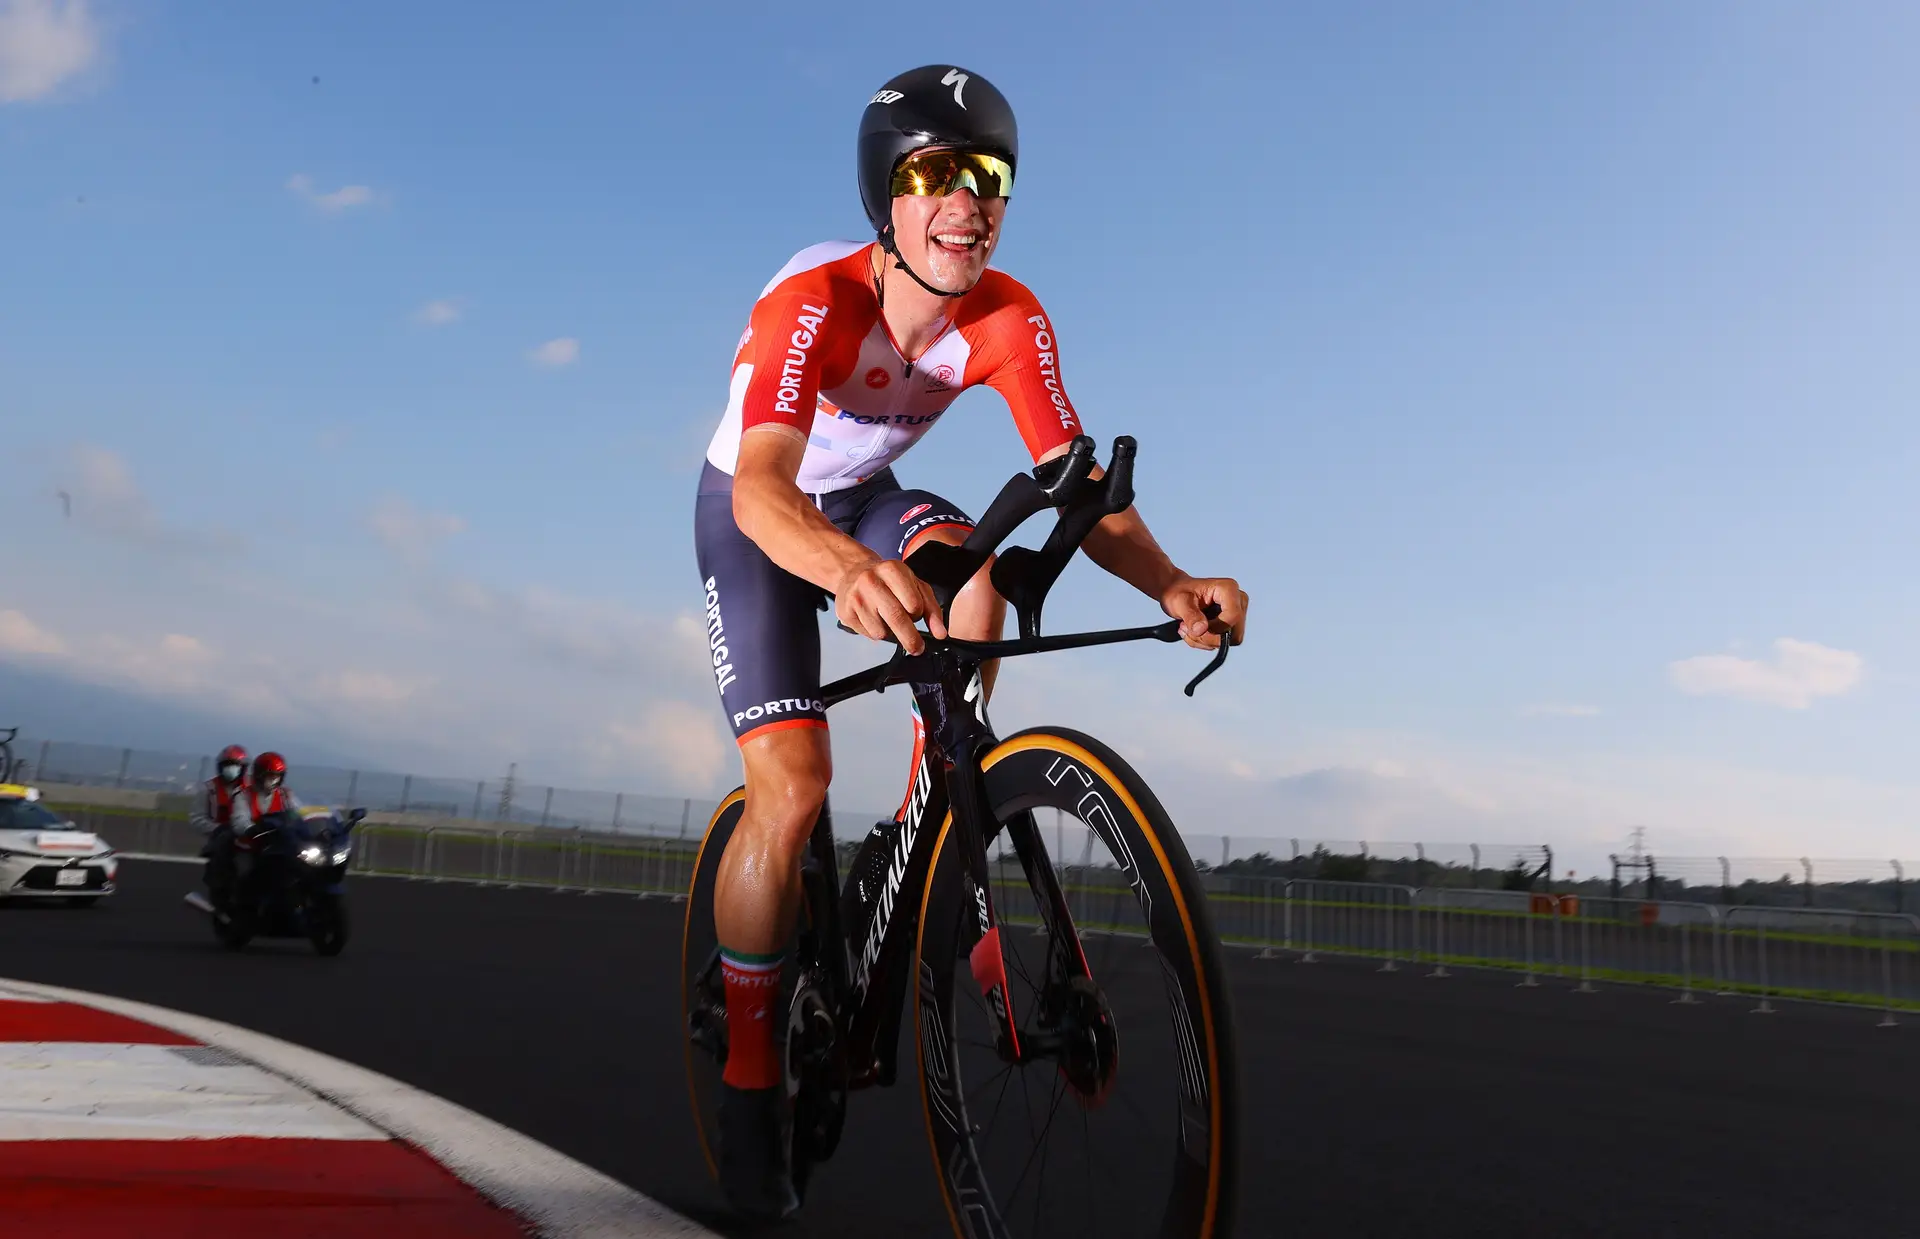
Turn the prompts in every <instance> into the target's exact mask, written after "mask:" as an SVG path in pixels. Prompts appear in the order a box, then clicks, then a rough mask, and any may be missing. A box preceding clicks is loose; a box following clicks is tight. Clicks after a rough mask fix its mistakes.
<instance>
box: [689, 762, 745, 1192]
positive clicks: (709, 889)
mask: <svg viewBox="0 0 1920 1239" xmlns="http://www.w3.org/2000/svg"><path fill="white" fill-rule="evenodd" d="M746 805H747V792H746V789H745V788H744V787H740V788H735V789H734V790H733V792H732V793H730V794H729V795H728V796H727V797H726V799H724V800H722V801H721V802H720V805H719V807H718V808H716V809H715V810H714V811H713V816H712V817H711V818H709V819H708V820H707V830H706V833H705V834H704V835H702V836H701V839H700V850H699V852H698V853H696V854H695V856H694V860H693V879H692V881H691V882H689V883H688V885H687V917H686V922H685V924H684V926H683V927H682V929H681V934H680V1028H681V1031H682V1033H683V1034H687V1035H684V1036H683V1038H682V1041H683V1043H684V1045H685V1050H686V1061H687V1095H688V1099H689V1100H690V1101H691V1102H692V1103H693V1126H694V1130H695V1131H696V1132H697V1133H698V1134H699V1137H700V1152H701V1154H702V1155H703V1156H704V1157H705V1158H706V1159H707V1171H708V1173H709V1174H711V1175H712V1176H713V1178H714V1179H715V1181H716V1182H717V1181H718V1180H719V1178H720V1144H719V1132H720V1128H719V1106H720V1073H721V1070H722V1067H723V1064H724V1061H725V1060H724V1059H718V1058H715V1057H714V1056H712V1055H711V1054H709V1053H708V1052H706V1051H705V1050H703V1049H702V1048H701V1047H700V1045H698V1044H696V1042H695V1041H694V1039H693V1037H692V1035H691V1032H690V1030H691V1028H692V1024H693V1020H694V1016H695V1011H696V1008H697V1007H699V1006H700V1004H702V1003H703V1002H707V1001H710V1000H711V998H712V995H708V994H703V993H702V986H703V984H704V981H703V974H704V973H705V972H706V971H707V968H708V965H709V962H710V960H711V958H712V956H713V954H714V952H716V951H718V950H719V939H718V937H717V936H716V935H715V933H714V929H713V887H714V878H715V875H716V873H718V871H719V868H720V857H721V854H722V853H724V852H725V851H726V850H727V841H728V840H729V839H731V838H733V831H734V827H735V826H737V825H739V823H740V815H741V813H742V812H744V811H745V809H746ZM718 1000H719V1004H720V1006H719V1011H720V1020H721V1028H722V1029H723V1030H724V1028H725V1018H726V994H725V991H724V989H723V990H721V992H720V993H719V995H718Z"/></svg>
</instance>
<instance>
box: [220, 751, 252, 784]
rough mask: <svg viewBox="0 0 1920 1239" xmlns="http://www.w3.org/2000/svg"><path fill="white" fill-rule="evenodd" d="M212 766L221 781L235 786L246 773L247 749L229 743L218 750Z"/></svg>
mask: <svg viewBox="0 0 1920 1239" xmlns="http://www.w3.org/2000/svg"><path fill="white" fill-rule="evenodd" d="M213 768H214V772H215V773H216V774H218V775H219V777H220V781H221V782H222V783H226V784H228V785H229V786H236V787H237V786H238V785H239V784H240V781H241V780H242V779H244V778H245V777H246V774H247V750H245V749H243V748H241V747H240V746H239V745H237V744H229V745H228V746H227V747H226V748H224V749H221V750H220V756H219V757H216V758H215V759H214V762H213Z"/></svg>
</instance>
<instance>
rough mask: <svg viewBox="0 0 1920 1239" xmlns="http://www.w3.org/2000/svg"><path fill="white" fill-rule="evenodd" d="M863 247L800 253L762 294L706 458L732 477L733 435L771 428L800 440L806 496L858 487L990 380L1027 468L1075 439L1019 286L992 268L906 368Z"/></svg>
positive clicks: (1045, 330) (1055, 362)
mask: <svg viewBox="0 0 1920 1239" xmlns="http://www.w3.org/2000/svg"><path fill="white" fill-rule="evenodd" d="M870 249H871V243H868V244H862V243H860V242H856V241H828V242H825V243H823V244H820V245H815V246H811V247H809V248H807V249H804V250H801V251H800V252H799V253H798V254H796V255H794V256H793V258H792V259H791V260H790V261H789V262H788V263H787V265H786V266H785V267H782V268H781V269H780V273H779V274H778V275H776V276H774V277H773V279H772V280H771V281H769V282H768V284H767V286H766V287H765V288H764V289H762V290H761V292H760V299H759V300H758V301H757V302H755V303H754V307H753V315H752V317H751V319H749V321H748V325H747V330H746V333H745V334H744V335H742V336H741V337H740V347H739V349H738V350H737V351H736V352H735V354H734V359H733V383H732V386H731V388H730V390H729V391H728V394H727V411H726V413H725V415H723V416H722V417H721V419H720V426H719V429H717V430H716V431H714V435H713V441H712V443H710V444H709V445H708V447H707V459H708V460H709V461H710V462H712V464H713V466H714V467H715V468H717V469H719V470H720V471H721V472H723V473H726V474H728V475H731V474H732V473H733V471H734V466H735V464H736V463H737V462H738V460H739V456H740V436H741V434H742V433H744V432H745V431H746V430H748V429H749V428H751V427H754V426H759V425H763V424H766V423H769V422H773V423H779V424H782V425H787V426H792V427H793V428H794V429H796V430H798V431H800V432H802V433H803V434H805V435H806V436H807V450H806V455H805V457H804V458H803V459H802V460H801V462H800V474H799V477H798V478H797V479H796V480H797V482H798V484H799V487H800V489H801V490H803V491H805V492H807V493H808V494H814V495H819V494H826V493H829V492H832V491H837V490H845V489H846V488H848V487H850V486H856V485H858V484H859V483H861V482H862V481H864V480H866V479H867V478H869V477H871V476H873V475H874V474H876V473H878V472H880V470H882V469H884V468H886V467H887V466H888V465H890V464H892V463H893V462H894V461H896V460H898V459H899V458H900V457H901V456H902V455H903V454H905V452H906V450H907V449H908V448H910V447H912V446H913V445H914V443H916V442H917V441H918V440H919V438H920V436H921V435H924V434H925V433H927V431H928V430H931V429H932V428H933V423H934V422H935V421H937V420H939V417H940V415H941V414H942V413H944V412H946V410H947V406H948V405H950V404H952V403H953V401H954V398H955V397H957V396H958V395H959V394H960V393H961V392H962V391H964V390H965V389H967V388H969V387H973V386H976V385H977V384H980V383H985V384H987V385H988V386H989V387H992V388H993V389H994V390H995V391H997V392H999V393H1000V394H1001V396H1003V397H1004V398H1005V399H1006V402H1007V406H1008V407H1009V408H1010V409H1011V410H1012V411H1013V420H1014V424H1015V425H1017V426H1018V427H1019V428H1020V436H1021V438H1022V439H1024V440H1025V441H1026V445H1027V450H1028V451H1029V452H1030V453H1032V455H1033V457H1034V459H1035V460H1038V459H1039V458H1040V457H1041V456H1043V455H1045V454H1046V453H1047V452H1049V451H1051V450H1053V449H1054V448H1056V447H1059V446H1060V445H1061V444H1064V443H1067V442H1068V441H1070V440H1071V439H1072V438H1073V436H1075V435H1076V434H1079V433H1080V419H1079V417H1078V416H1077V415H1076V414H1075V413H1074V411H1073V405H1072V404H1071V403H1070V402H1069V401H1068V400H1067V393H1066V389H1065V388H1064V387H1062V386H1061V383H1060V362H1059V357H1058V354H1057V350H1056V349H1055V346H1054V337H1053V326H1052V324H1051V323H1049V322H1048V321H1047V316H1046V314H1045V312H1044V311H1042V310H1041V308H1040V303H1039V302H1038V301H1036V300H1035V299H1034V296H1033V294H1032V293H1030V292H1028V291H1027V289H1026V286H1025V285H1023V284H1021V283H1020V281H1018V280H1016V279H1014V278H1013V277H1011V276H1009V275H1005V274H1002V273H1001V272H999V271H992V270H989V271H987V272H986V273H985V274H984V275H982V276H981V278H980V282H979V283H978V284H977V285H975V286H974V287H973V289H972V291H970V292H968V293H967V294H966V295H965V296H964V297H961V298H959V305H958V307H957V312H956V314H955V315H954V318H953V321H952V323H951V325H950V326H949V327H948V328H947V330H946V331H945V333H943V334H942V335H941V336H940V338H939V339H937V340H935V341H934V342H933V344H932V346H930V347H929V348H928V349H927V350H926V351H925V352H924V353H922V354H921V355H920V356H919V357H917V358H915V359H914V360H913V362H912V363H908V362H907V360H906V359H905V358H903V357H902V356H901V355H900V350H899V349H898V348H897V347H896V346H895V345H894V342H893V338H892V336H891V335H890V334H889V333H888V331H887V327H886V323H885V322H884V321H883V320H882V319H881V317H880V306H879V302H878V300H877V299H876V298H875V296H874V288H873V276H872V274H871V272H872V268H871V267H870V265H869V263H870V259H869V257H868V251H869V250H870Z"/></svg>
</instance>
